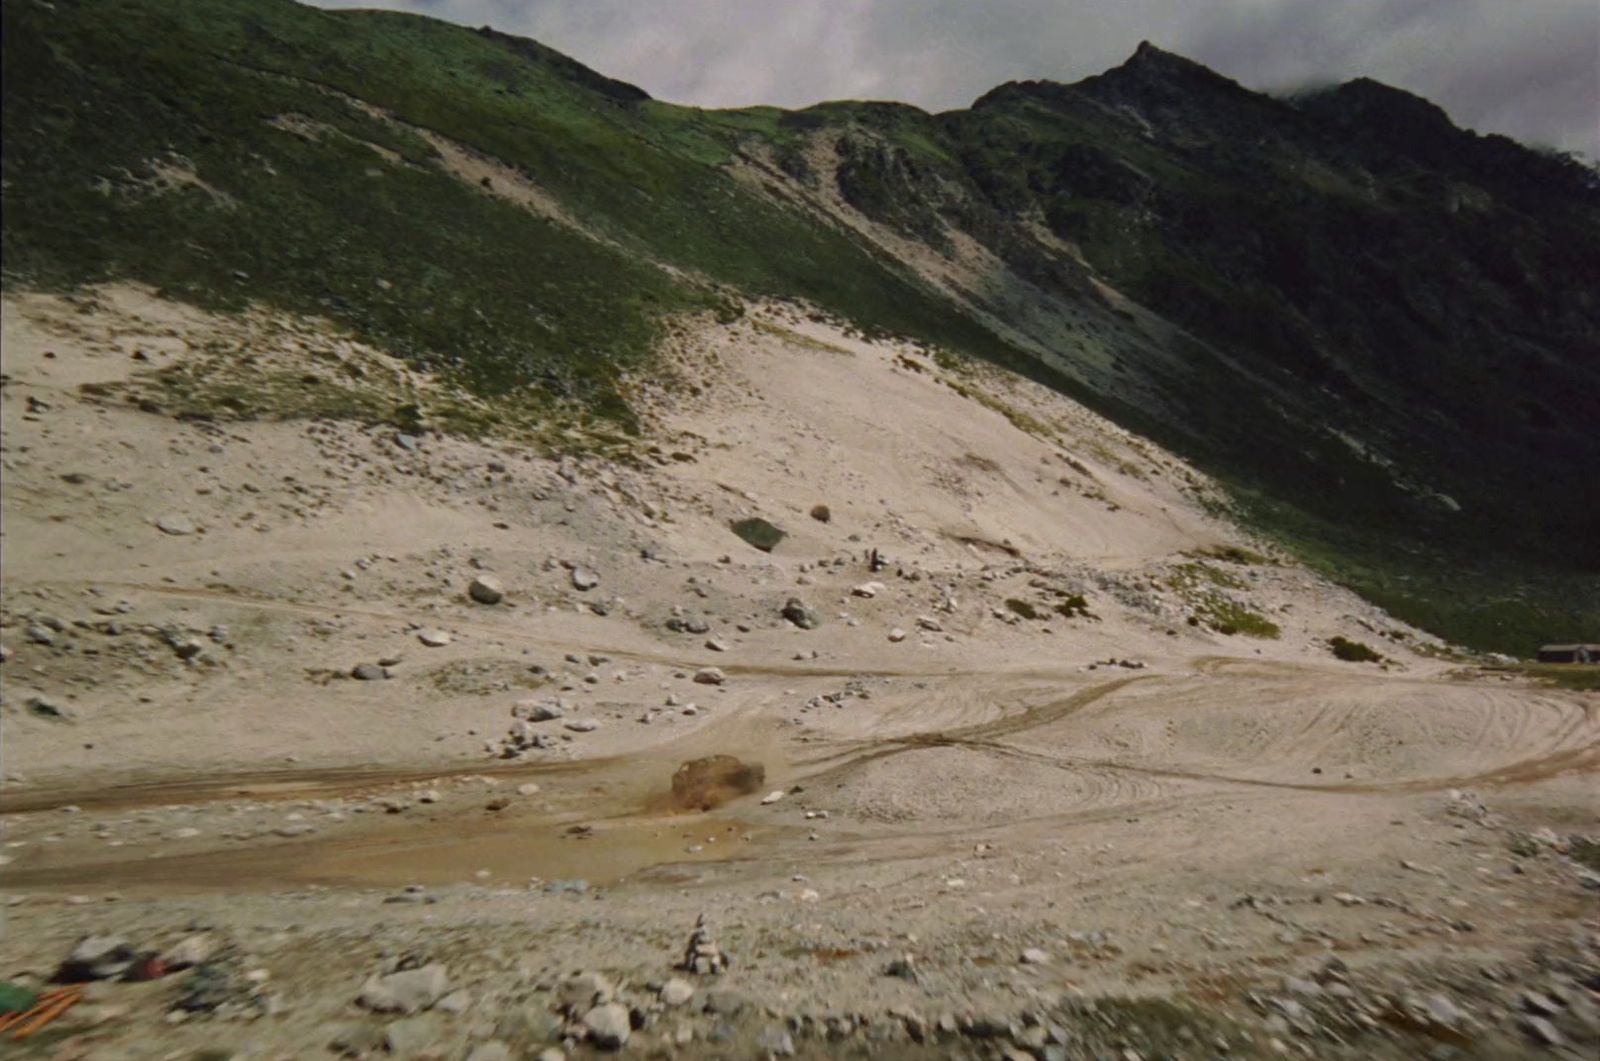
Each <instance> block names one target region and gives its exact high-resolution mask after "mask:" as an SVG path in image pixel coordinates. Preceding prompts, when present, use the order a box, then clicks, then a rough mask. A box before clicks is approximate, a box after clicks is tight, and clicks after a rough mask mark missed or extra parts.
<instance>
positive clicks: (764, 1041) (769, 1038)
mask: <svg viewBox="0 0 1600 1061" xmlns="http://www.w3.org/2000/svg"><path fill="white" fill-rule="evenodd" d="M756 1045H757V1046H759V1047H760V1048H761V1050H762V1051H763V1052H764V1053H765V1054H766V1055H767V1056H768V1057H793V1056H794V1037H793V1036H791V1035H790V1034H789V1032H788V1031H787V1030H786V1029H784V1028H783V1027H781V1026H779V1025H776V1024H769V1025H767V1026H766V1027H765V1028H763V1029H761V1035H760V1036H759V1037H758V1038H757V1039H756Z"/></svg>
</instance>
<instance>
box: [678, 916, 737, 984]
mask: <svg viewBox="0 0 1600 1061" xmlns="http://www.w3.org/2000/svg"><path fill="white" fill-rule="evenodd" d="M678 967H679V968H680V969H682V970H684V971H685V972H690V973H695V974H697V975H700V976H711V975H715V974H717V973H720V972H722V971H723V970H724V969H726V968H727V967H728V956H727V955H726V954H723V953H722V950H721V948H719V947H718V946H717V941H716V940H714V939H712V938H711V932H710V931H709V930H708V929H707V928H706V915H705V914H701V915H700V916H699V917H698V918H696V919H695V922H694V932H693V933H691V934H690V936H689V945H688V946H687V947H685V948H684V949H683V962H682V963H681V964H680V965H679V966H678Z"/></svg>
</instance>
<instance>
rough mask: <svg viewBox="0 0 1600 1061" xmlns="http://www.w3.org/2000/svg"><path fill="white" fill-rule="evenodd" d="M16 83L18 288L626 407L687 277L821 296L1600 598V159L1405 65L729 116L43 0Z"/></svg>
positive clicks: (1353, 515)
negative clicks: (109, 300)
mask: <svg viewBox="0 0 1600 1061" xmlns="http://www.w3.org/2000/svg"><path fill="white" fill-rule="evenodd" d="M4 86H5V100H4V188H5V205H6V211H5V224H4V268H5V279H6V283H7V285H8V286H12V287H17V286H31V287H44V288H52V289H60V288H68V287H72V286H74V285H79V284H83V283H85V282H92V281H96V280H102V279H110V278H128V279H135V280H139V281H143V282H146V283H149V284H152V285H155V286H156V287H158V288H159V289H160V290H161V291H162V292H163V293H166V294H168V295H170V296H173V297H177V298H181V299H186V300H189V301H192V302H195V303H198V304H200V305H202V306H206V307H208V308H223V309H229V308H242V307H243V306H245V305H247V304H249V303H250V302H251V301H256V302H260V303H263V304H266V305H270V306H274V307H277V308H280V309H285V310H291V311H298V312H312V313H319V314H322V315H325V316H327V317H329V318H331V319H333V320H335V321H337V322H339V323H341V324H343V325H345V326H347V327H350V328H352V329H354V330H355V331H356V332H358V333H359V334H360V335H362V336H363V337H365V338H368V339H370V340H371V341H373V342H374V343H378V344H381V345H383V346H384V347H386V348H388V349H390V350H393V351H395V352H397V353H399V354H402V355H403V356H406V357H407V358H409V359H410V360H412V361H413V362H414V363H416V364H417V365H419V366H423V367H427V368H431V369H434V370H437V371H439V372H442V373H445V374H447V375H450V376H452V377H454V378H456V379H458V380H459V381H461V382H462V383H464V384H466V385H467V386H469V387H471V388H474V389H476V390H478V391H479V392H481V393H484V394H492V395H499V396H505V395H508V394H514V395H516V396H517V397H518V399H519V400H520V401H521V402H523V403H524V404H525V406H526V407H527V408H528V409H530V410H551V411H552V412H553V411H555V410H558V409H559V410H564V411H567V412H572V411H574V410H576V411H577V412H578V413H581V414H582V415H584V416H586V417H589V418H590V422H591V426H592V427H593V428H594V430H596V431H601V432H610V433H611V434H613V435H615V436H616V437H619V438H626V437H627V435H628V434H629V432H631V431H635V430H637V422H636V415H635V409H634V408H633V407H632V405H631V404H630V394H631V393H632V392H633V391H634V389H635V387H636V385H637V381H638V380H639V379H641V378H645V377H648V376H649V374H650V373H651V371H652V369H653V366H654V365H655V354H654V351H655V350H656V348H657V344H658V341H659V339H660V338H661V336H662V335H663V333H664V330H666V329H668V328H669V327H670V320H671V319H672V318H673V316H674V315H678V314H682V313H690V312H712V313H715V314H718V315H720V316H722V317H723V318H725V319H732V318H734V317H736V316H737V315H738V314H739V313H740V312H741V308H740V306H741V301H742V300H743V299H746V298H751V297H758V296H761V297H769V298H773V297H775V298H785V299H794V300H799V301H802V302H804V303H806V304H808V305H810V306H814V307H816V308H817V309H818V310H819V311H821V312H824V313H827V314H831V315H834V316H836V317H838V318H841V319H844V320H846V321H849V322H851V323H852V325H853V326H854V327H855V328H856V329H858V330H859V331H860V332H862V333H864V334H866V335H869V336H873V335H887V334H893V335H898V336H905V337H910V338H914V339H917V340H919V341H922V342H923V343H925V344H927V345H928V346H929V347H931V348H937V349H938V350H939V351H940V352H941V354H942V355H948V356H953V357H971V358H981V359H986V360H989V361H993V362H995V363H998V364H1000V365H1003V366H1005V367H1008V368H1011V369H1014V370H1016V371H1018V372H1021V373H1024V374H1026V375H1029V376H1031V377H1033V378H1034V379H1036V380H1039V381H1041V382H1044V383H1046V384H1048V385H1050V386H1052V387H1055V388H1057V389H1059V390H1061V391H1063V392H1065V393H1067V394H1069V395H1071V396H1072V397H1075V398H1077V399H1079V400H1081V401H1083V402H1085V403H1087V404H1089V405H1091V406H1092V407H1094V408H1095V409H1097V410H1099V411H1101V412H1103V413H1105V414H1106V415H1108V416H1110V417H1111V418H1113V419H1114V420H1116V421H1117V422H1118V423H1120V424H1122V425H1123V426H1125V427H1127V428H1130V429H1132V430H1135V431H1137V432H1139V433H1141V434H1144V435H1147V436H1149V437H1151V438H1153V439H1155V440H1156V441H1158V442H1160V443H1162V444H1163V445H1165V446H1168V447H1170V448H1171V449H1173V450H1175V451H1177V452H1178V453H1180V454H1182V455H1184V456H1185V457H1187V458H1189V459H1190V460H1192V461H1194V462H1195V463H1197V464H1198V465H1199V466H1201V467H1202V468H1204V469H1205V470H1207V471H1209V472H1211V473H1212V474H1214V475H1215V476H1217V477H1218V478H1219V479H1220V480H1221V481H1223V482H1224V483H1225V484H1227V486H1228V487H1229V489H1230V492H1231V497H1232V502H1231V503H1232V505H1233V506H1234V507H1235V509H1236V511H1237V512H1238V513H1240V514H1241V515H1243V516H1244V517H1246V518H1248V519H1250V520H1252V521H1253V522H1255V523H1256V525H1258V526H1259V527H1261V528H1262V529H1264V530H1265V531H1267V532H1268V533H1270V534H1272V535H1274V536H1276V537H1277V538H1279V539H1280V540H1281V541H1283V542H1285V543H1286V544H1288V545H1290V546H1291V547H1293V548H1294V549H1296V550H1297V551H1298V552H1300V554H1301V555H1303V556H1305V557H1307V558H1308V559H1310V560H1312V561H1313V562H1315V563H1317V564H1318V565H1319V566H1321V567H1322V568H1323V569H1324V570H1325V571H1327V572H1329V573H1331V574H1334V575H1335V576H1336V577H1338V578H1341V579H1342V580H1344V581H1345V582H1347V583H1348V584H1350V585H1352V586H1353V587H1355V588H1357V589H1359V590H1360V591H1362V592H1363V593H1365V594H1367V595H1368V596H1370V597H1372V598H1373V599H1375V600H1377V601H1379V602H1380V603H1382V604H1384V605H1385V606H1386V607H1388V608H1390V609H1391V610H1392V611H1394V612H1395V613H1397V614H1399V615H1401V616H1403V617H1405V618H1407V619H1411V620H1413V621H1416V622H1418V623H1419V624H1421V625H1424V626H1427V627H1430V628H1432V629H1434V630H1435V631H1437V632H1439V633H1441V634H1445V635H1447V636H1449V637H1452V638H1454V639H1456V640H1458V641H1461V642H1463V643H1467V644H1471V645H1475V646H1477V647H1480V648H1496V649H1501V650H1505V651H1511V652H1516V653H1520V654H1526V653H1528V652H1529V651H1531V649H1532V647H1533V646H1534V645H1535V644H1536V643H1537V642H1538V641H1539V640H1541V639H1550V640H1555V639H1568V638H1569V639H1579V638H1592V636H1593V632H1594V630H1595V629H1596V627H1597V625H1600V568H1597V556H1596V551H1595V548H1594V543H1595V542H1597V541H1600V491H1597V490H1594V489H1593V488H1592V486H1590V484H1591V483H1592V482H1593V479H1594V469H1595V468H1597V467H1600V431H1596V430H1595V429H1594V425H1595V424H1596V423H1600V295H1597V292H1600V180H1597V177H1596V174H1595V173H1594V171H1593V170H1592V169H1590V168H1588V167H1586V166H1583V165H1581V164H1579V163H1577V162H1575V161H1572V160H1569V159H1565V158H1561V157H1558V156H1554V155H1550V154H1546V153H1540V152H1537V151H1533V150H1530V149H1527V148H1524V147H1522V146H1520V145H1517V144H1515V143H1513V142H1512V141H1510V140H1507V139H1505V138H1503V137H1496V136H1489V137H1482V136H1478V135H1476V134H1474V133H1471V132H1469V131H1466V130H1462V129H1459V128H1457V127H1456V126H1455V125H1454V124H1453V123H1452V122H1451V121H1450V119H1449V117H1448V116H1447V115H1446V114H1445V113H1444V112H1443V111H1442V110H1440V109H1439V108H1438V107H1436V106H1434V105H1432V104H1431V103H1428V102H1427V101H1425V100H1421V99H1419V98H1417V97H1415V96H1412V95H1410V94H1408V93H1405V92H1402V91H1399V90H1397V89H1393V88H1390V87H1388V86H1384V85H1381V84H1379V83H1377V82H1373V81H1369V80H1365V79H1363V80H1358V81H1353V82H1350V83H1348V84H1344V85H1339V86H1336V87H1333V88H1329V89H1325V90H1319V91H1316V92H1310V93H1305V94H1302V95H1299V96H1296V97H1292V98H1274V97H1270V96H1266V95H1262V94H1259V93H1255V92H1251V91H1249V90H1247V89H1245V88H1243V87H1241V86H1240V85H1238V84H1237V83H1235V82H1233V81H1230V80H1229V79H1227V78H1225V77H1222V76H1220V75H1218V74H1216V73H1214V72H1212V71H1210V70H1207V69H1206V68H1205V67H1203V66H1200V65H1199V64H1196V63H1194V62H1191V61H1189V60H1187V59H1184V58H1181V57H1179V56H1175V55H1171V54H1169V53H1166V52H1164V51H1162V50H1160V49H1158V48H1156V47H1154V46H1151V45H1148V44H1145V45H1141V46H1140V47H1139V48H1138V50H1137V51H1136V52H1135V54H1134V55H1133V56H1132V57H1131V58H1130V59H1129V60H1128V61H1127V62H1126V63H1124V64H1123V65H1122V66H1120V67H1117V68H1116V69H1114V70H1110V71H1108V72H1106V73H1104V74H1101V75H1099V76H1097V77H1092V78H1089V79H1087V80H1084V81H1081V82H1078V83H1076V84H1058V83H1054V82H1049V81H1027V82H1014V83H1010V84H1006V85H1002V86H1000V87H998V88H996V89H994V90H993V91H991V92H989V93H987V94H985V95H984V96H983V97H981V98H980V99H978V100H977V101H975V102H974V103H973V105H972V106H971V107H970V108H968V109H966V110H961V111H952V112H947V113H942V114H930V113H927V112H925V111H922V110H919V109H917V108H914V107H909V106H905V105H900V104H893V103H869V102H840V103H828V104H821V105H818V106H815V107H810V108H806V109H804V110H800V111H782V110H778V109H776V108H769V107H752V108H747V109H742V110H727V111H704V110H698V109H694V108H688V107H681V106H676V105H673V104H669V103H665V102H662V101H658V100H653V99H650V98H649V96H648V95H647V94H646V93H644V92H643V91H641V90H639V89H637V88H634V87H633V86H630V85H627V84H625V83H623V82H620V81H616V80H613V79H611V78H608V77H606V76H604V75H602V74H600V73H597V72H595V71H592V70H589V69H588V68H586V67H584V66H582V65H581V64H579V63H577V62H575V61H574V60H572V59H569V58H567V57H565V56H562V55H560V54H558V53H556V52H553V51H551V50H550V49H547V48H545V47H543V46H541V45H539V44H536V43H534V42H532V41H526V40H522V39H519V38H516V37H511V36H508V35H505V34H502V33H498V32H495V31H493V30H489V29H483V30H479V31H473V30H469V29H464V28H460V27H456V26H452V25H448V24H445V23H442V22H437V21H433V20H429V19H425V18H419V17H414V16H406V15H400V14H395V13H388V12H375V11H362V12H356V11H339V12H333V11H322V10H318V9H313V8H307V7H302V6H300V5H297V4H294V3H290V2H287V0H193V2H189V3H184V4H181V5H174V4H167V3H160V2H157V0H76V2H74V0H58V2H55V3H51V4H46V3H38V2H31V0H7V2H6V3H5V5H4ZM221 412H222V413H223V414H224V415H238V416H248V415H254V414H256V413H257V412H258V410H253V409H252V408H250V407H249V405H248V403H245V404H243V405H240V406H238V407H235V408H232V409H230V410H223V411H221ZM352 415H355V414H354V413H352ZM360 415H374V414H373V413H372V412H371V411H370V410H368V411H363V412H361V413H360ZM394 415H395V416H397V417H400V418H401V419H403V414H402V412H401V411H396V412H395V413H394Z"/></svg>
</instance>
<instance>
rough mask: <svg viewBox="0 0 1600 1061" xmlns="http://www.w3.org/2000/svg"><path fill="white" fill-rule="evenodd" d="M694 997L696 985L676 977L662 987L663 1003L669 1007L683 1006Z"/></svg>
mask: <svg viewBox="0 0 1600 1061" xmlns="http://www.w3.org/2000/svg"><path fill="white" fill-rule="evenodd" d="M693 997H694V985H693V984H691V983H689V982H688V981H687V980H682V979H679V978H678V977H676V976H674V977H673V978H672V979H670V980H668V981H667V982H666V983H664V984H662V985H661V1001H662V1002H663V1003H665V1004H666V1005H669V1006H681V1005H683V1004H685V1003H686V1002H688V1001H689V1000H690V999H691V998H693Z"/></svg>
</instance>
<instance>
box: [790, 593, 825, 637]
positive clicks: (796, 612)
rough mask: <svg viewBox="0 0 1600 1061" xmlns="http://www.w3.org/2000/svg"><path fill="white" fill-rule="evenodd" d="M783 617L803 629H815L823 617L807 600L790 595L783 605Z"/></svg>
mask: <svg viewBox="0 0 1600 1061" xmlns="http://www.w3.org/2000/svg"><path fill="white" fill-rule="evenodd" d="M783 617H784V618H785V619H787V620H789V621H790V622H791V623H793V624H794V625H795V626H798V627H799V628H800V629H802V630H815V629H816V628H817V627H818V626H820V625H821V624H822V619H821V617H820V616H818V615H817V613H816V611H815V610H814V609H812V608H811V607H810V606H809V605H807V604H806V602H805V601H803V600H801V599H800V598H799V597H790V598H789V599H788V600H787V601H785V602H784V605H783Z"/></svg>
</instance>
